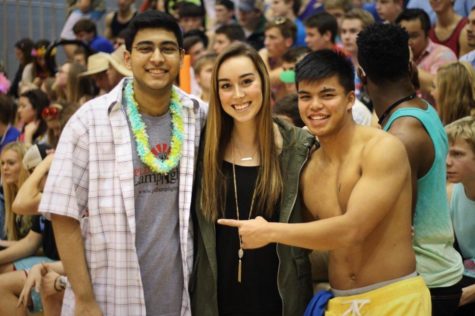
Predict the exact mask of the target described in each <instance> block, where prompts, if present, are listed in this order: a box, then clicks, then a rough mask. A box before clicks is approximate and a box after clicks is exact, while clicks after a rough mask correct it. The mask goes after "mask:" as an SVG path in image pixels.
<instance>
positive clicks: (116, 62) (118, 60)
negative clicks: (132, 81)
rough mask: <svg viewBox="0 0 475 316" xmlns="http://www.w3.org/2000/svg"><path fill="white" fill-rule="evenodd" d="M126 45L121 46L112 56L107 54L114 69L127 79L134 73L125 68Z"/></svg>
mask: <svg viewBox="0 0 475 316" xmlns="http://www.w3.org/2000/svg"><path fill="white" fill-rule="evenodd" d="M124 52H125V45H121V46H119V48H117V49H116V50H115V51H114V52H113V53H112V54H110V55H109V54H106V55H107V58H108V60H109V62H110V63H111V65H112V67H114V68H115V70H117V71H118V72H119V73H120V74H122V75H123V76H125V77H132V71H130V70H129V69H128V68H127V67H126V66H125V61H124Z"/></svg>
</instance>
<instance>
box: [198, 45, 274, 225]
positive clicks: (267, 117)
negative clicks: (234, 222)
mask: <svg viewBox="0 0 475 316" xmlns="http://www.w3.org/2000/svg"><path fill="white" fill-rule="evenodd" d="M240 56H245V57H247V58H249V59H250V60H251V61H252V62H253V64H254V66H255V67H256V70H257V73H258V74H259V77H260V79H261V82H262V96H263V98H262V103H263V104H262V106H261V109H260V110H259V112H258V113H257V116H256V119H257V126H258V127H259V132H258V133H257V135H258V146H259V158H260V168H259V172H258V176H257V182H256V195H257V199H256V203H257V204H256V207H257V208H256V209H257V210H260V211H261V214H265V215H267V216H271V215H272V214H273V212H274V208H275V206H276V204H277V201H278V199H279V197H280V194H281V191H282V186H283V184H282V176H281V172H280V165H279V160H278V159H277V156H278V154H277V146H276V144H275V140H274V130H273V122H272V116H271V115H272V112H271V105H270V81H269V75H268V73H267V68H266V66H265V64H264V62H263V61H262V59H261V57H260V56H259V54H258V53H257V52H256V51H255V50H254V49H253V48H252V47H250V46H248V45H246V44H242V43H236V44H232V45H231V46H230V47H228V48H227V49H226V50H225V51H224V52H222V54H220V55H219V56H218V58H217V60H216V63H215V65H214V68H213V74H212V78H211V87H210V88H211V90H210V102H209V111H208V120H207V123H206V130H205V143H204V154H203V166H202V167H203V177H202V180H201V184H202V191H201V196H200V199H201V200H200V201H201V204H200V207H201V210H202V212H203V215H204V216H205V217H206V219H208V220H210V221H214V220H216V219H217V218H218V217H219V216H222V215H223V214H224V208H225V197H226V181H225V177H224V173H223V170H222V164H223V159H224V152H225V149H226V146H227V144H228V143H229V141H230V139H231V132H232V130H233V127H234V122H233V119H232V117H231V116H229V115H228V114H227V113H226V112H224V110H223V108H222V106H221V101H220V99H219V87H218V72H219V69H220V67H221V65H222V64H223V62H224V61H226V60H228V59H231V58H235V57H240Z"/></svg>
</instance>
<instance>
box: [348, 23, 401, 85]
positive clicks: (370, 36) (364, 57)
mask: <svg viewBox="0 0 475 316" xmlns="http://www.w3.org/2000/svg"><path fill="white" fill-rule="evenodd" d="M356 43H357V44H358V62H359V64H360V66H361V67H362V68H363V70H364V72H365V73H366V75H367V76H368V78H370V79H371V80H372V81H396V80H399V79H402V78H404V77H409V76H410V74H409V35H408V34H407V32H406V31H405V30H404V29H403V28H402V27H400V26H399V25H395V24H380V23H377V24H372V25H370V26H368V27H367V28H365V29H364V30H363V31H361V32H360V33H359V34H358V38H357V40H356Z"/></svg>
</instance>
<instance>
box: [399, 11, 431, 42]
mask: <svg viewBox="0 0 475 316" xmlns="http://www.w3.org/2000/svg"><path fill="white" fill-rule="evenodd" d="M413 20H419V21H421V27H422V29H423V30H424V34H425V35H426V36H427V35H429V31H430V28H431V24H430V18H429V15H428V14H427V13H426V11H424V10H422V9H406V10H404V11H402V12H401V14H399V15H398V17H397V18H396V21H395V22H396V24H401V22H402V21H413Z"/></svg>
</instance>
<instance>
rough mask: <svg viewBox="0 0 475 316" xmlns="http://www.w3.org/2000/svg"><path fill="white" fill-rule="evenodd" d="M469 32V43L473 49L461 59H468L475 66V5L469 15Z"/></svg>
mask: <svg viewBox="0 0 475 316" xmlns="http://www.w3.org/2000/svg"><path fill="white" fill-rule="evenodd" d="M465 29H466V33H467V45H468V47H469V48H470V49H471V51H470V52H467V53H466V54H465V55H463V56H462V57H460V61H466V62H468V63H470V64H471V65H472V67H475V6H473V8H472V10H471V11H470V14H469V15H468V23H467V26H466V27H465Z"/></svg>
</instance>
